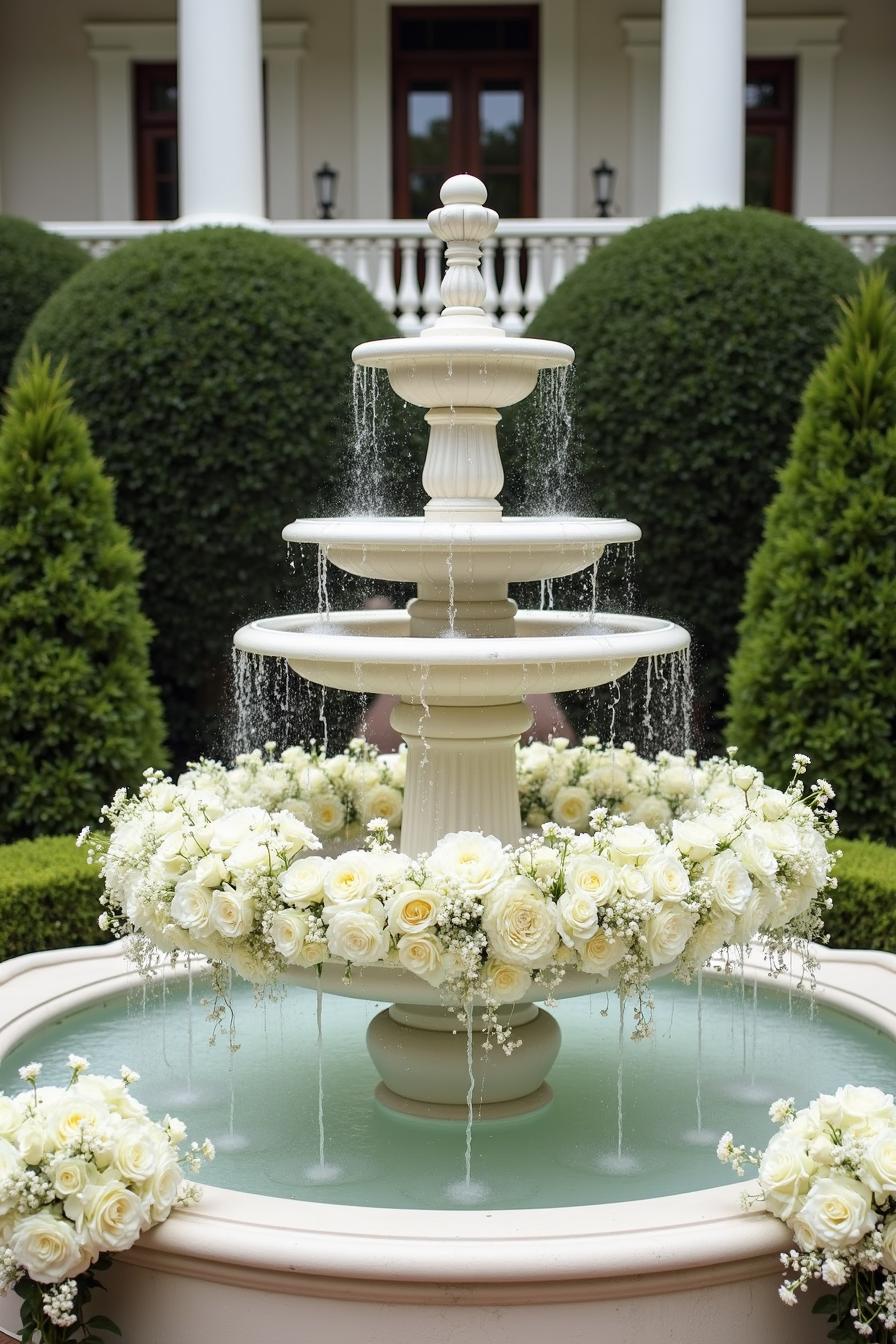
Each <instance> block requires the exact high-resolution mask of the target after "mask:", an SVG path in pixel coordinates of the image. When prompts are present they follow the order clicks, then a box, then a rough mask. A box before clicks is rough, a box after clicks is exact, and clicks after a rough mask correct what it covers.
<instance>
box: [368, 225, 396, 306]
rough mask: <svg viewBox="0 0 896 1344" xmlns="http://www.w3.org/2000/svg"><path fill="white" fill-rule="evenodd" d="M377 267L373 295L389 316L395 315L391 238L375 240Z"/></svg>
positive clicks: (393, 252) (393, 264) (393, 257)
mask: <svg viewBox="0 0 896 1344" xmlns="http://www.w3.org/2000/svg"><path fill="white" fill-rule="evenodd" d="M376 250H377V258H378V259H377V268H376V286H375V287H374V291H373V296H374V298H375V299H378V300H379V302H380V303H381V304H382V306H383V307H384V308H385V310H386V312H387V313H388V314H389V316H390V317H394V316H395V248H394V245H393V243H392V239H391V238H378V239H377V241H376Z"/></svg>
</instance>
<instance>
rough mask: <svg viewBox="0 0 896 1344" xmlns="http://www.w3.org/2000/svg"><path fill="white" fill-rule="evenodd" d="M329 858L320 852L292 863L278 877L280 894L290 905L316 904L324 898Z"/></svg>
mask: <svg viewBox="0 0 896 1344" xmlns="http://www.w3.org/2000/svg"><path fill="white" fill-rule="evenodd" d="M326 872H327V860H326V859H322V858H321V857H320V855H319V854H312V855H311V856H310V857H309V858H307V859H299V860H298V861H297V862H296V863H291V864H290V865H289V867H288V868H287V870H286V872H285V873H281V874H280V876H279V878H278V879H277V885H278V886H279V888H280V895H281V896H282V897H283V899H284V901H286V902H287V903H288V904H289V905H295V906H299V907H302V906H306V905H314V904H316V903H317V902H319V901H322V900H323V898H324V877H325V875H326Z"/></svg>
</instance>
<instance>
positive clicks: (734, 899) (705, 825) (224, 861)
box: [91, 739, 836, 1029]
mask: <svg viewBox="0 0 896 1344" xmlns="http://www.w3.org/2000/svg"><path fill="white" fill-rule="evenodd" d="M806 764H807V758H805V757H798V758H797V759H796V761H795V763H794V775H793V779H792V781H791V783H790V785H789V787H788V788H787V789H786V790H784V791H781V790H777V789H773V788H770V787H769V786H767V785H766V784H765V783H764V781H763V778H762V776H761V774H759V772H758V771H756V770H754V769H752V767H749V766H744V765H741V764H739V763H738V761H737V757H736V753H735V752H734V751H731V752H730V753H729V755H728V757H727V758H714V759H712V760H710V761H707V762H705V763H703V764H702V765H698V764H697V762H696V759H695V758H694V756H693V755H692V754H688V755H685V756H682V757H674V756H671V755H669V754H668V753H665V752H663V753H660V754H659V755H658V756H657V758H656V759H655V760H653V761H647V760H644V759H642V758H640V757H639V756H638V755H637V754H636V752H635V750H634V748H633V747H632V746H630V745H626V746H624V747H622V748H619V749H614V748H612V747H603V746H601V744H600V743H598V742H596V741H595V740H594V739H588V740H586V742H585V743H584V744H583V745H582V746H581V747H577V748H573V749H570V748H568V746H567V744H566V743H554V744H552V745H550V746H546V745H543V744H535V745H532V746H528V747H524V748H521V750H520V753H519V779H520V796H521V800H522V806H523V815H524V816H525V818H526V820H527V822H528V823H529V824H530V825H532V824H535V825H540V827H541V829H540V832H539V833H538V834H536V835H535V836H533V837H531V838H529V839H525V840H523V841H521V842H520V844H518V845H517V846H516V847H510V846H504V845H502V844H501V843H500V841H499V840H497V839H496V838H495V837H494V836H485V835H482V834H480V833H478V832H460V833H456V834H452V835H447V836H445V837H444V838H443V839H442V840H441V841H440V842H439V843H438V844H437V845H436V847H435V849H434V850H433V852H432V853H431V854H429V855H421V856H420V857H419V858H409V857H407V856H405V855H402V854H398V853H396V852H395V850H394V849H393V848H392V844H391V837H390V836H389V834H388V827H389V825H390V824H396V823H397V822H398V821H400V817H401V803H402V783H403V769H404V757H403V755H398V756H378V755H377V753H376V752H375V750H374V749H372V748H370V747H368V746H367V745H366V744H364V743H362V742H354V743H352V745H351V747H350V748H349V750H348V751H347V752H345V753H342V754H340V755H339V756H335V757H333V758H329V759H328V758H325V757H324V756H323V755H321V754H320V753H318V752H315V751H310V752H309V751H306V750H305V749H304V748H301V747H291V748H288V749H287V750H286V751H284V752H283V754H282V755H281V756H280V757H279V758H277V757H276V756H275V754H274V749H273V746H272V745H269V746H268V747H267V748H266V749H265V751H264V752H259V751H256V752H252V753H249V754H248V755H245V756H242V757H239V758H238V760H237V763H236V765H235V767H234V768H233V769H231V770H227V769H226V768H225V767H224V766H223V765H220V764H218V763H216V762H209V761H202V762H200V763H199V764H197V765H196V766H194V767H193V768H191V769H190V770H189V771H188V772H187V773H186V774H185V775H184V776H182V777H181V779H180V780H179V782H178V783H177V784H175V783H173V782H172V781H171V780H169V779H166V778H164V777H163V776H162V775H160V774H159V773H157V772H147V776H146V782H145V783H144V785H143V786H142V788H141V789H140V791H139V793H137V794H136V795H130V796H129V795H127V794H126V793H125V792H124V791H121V792H120V793H119V794H117V795H116V797H115V799H114V800H113V802H112V804H111V806H109V807H108V808H106V809H104V817H103V820H104V822H105V823H106V825H107V827H108V830H107V831H105V832H101V833H100V834H99V835H98V836H96V837H95V838H94V840H93V841H92V844H91V856H92V857H93V858H95V859H96V860H98V861H99V862H100V863H101V864H102V868H103V872H104V876H105V894H104V896H103V897H102V901H103V903H104V905H105V906H106V909H105V910H104V911H103V914H102V915H101V917H100V922H101V924H102V926H103V927H104V928H109V929H112V931H113V932H114V933H115V934H116V935H122V934H130V935H133V936H134V939H135V945H136V949H137V952H138V956H139V955H141V950H142V956H143V957H144V959H145V960H147V961H148V960H150V959H151V956H152V955H153V954H154V953H155V952H156V951H157V950H160V951H162V952H163V953H168V954H174V955H178V954H180V953H197V954H199V955H202V956H205V957H207V958H208V959H209V960H210V961H212V962H213V963H215V964H217V965H226V966H229V967H231V968H233V969H234V970H236V971H237V973H238V974H240V975H242V976H244V977H245V978H247V979H249V980H251V981H254V982H256V983H265V982H271V981H275V980H276V979H277V978H279V977H280V976H282V974H283V973H284V971H285V970H286V968H287V967H289V966H301V967H309V966H316V965H320V964H322V963H324V962H327V961H335V962H337V963H341V964H344V966H345V968H346V971H347V973H350V971H351V968H352V967H353V966H370V965H386V966H395V967H402V968H403V969H404V970H406V971H409V972H412V973H413V974H416V975H418V976H420V977H421V979H422V980H424V981H426V982H427V983H428V984H430V985H433V986H439V987H440V988H441V991H442V994H443V996H444V998H445V1001H446V1002H455V1003H457V1002H464V1001H468V1000H470V999H475V1000H476V1001H479V1002H484V1003H485V1004H486V1005H492V1006H494V1005H497V1004H501V1003H512V1002H514V1001H516V1000H518V999H520V998H521V997H523V996H524V995H525V994H526V993H527V991H528V990H529V989H530V987H531V986H532V984H533V981H534V982H535V983H536V984H538V985H540V986H544V987H546V989H547V991H548V994H549V992H550V990H551V989H552V988H556V986H557V984H558V983H559V980H560V979H561V978H562V976H563V975H564V974H566V972H567V971H568V970H570V969H572V970H576V971H580V972H583V973H585V974H587V975H591V976H594V977H595V987H596V988H598V987H600V986H601V982H603V986H604V987H606V986H608V985H610V986H613V985H618V986H619V989H620V992H621V993H623V994H625V995H633V996H635V997H640V996H642V995H643V994H644V991H645V989H646V985H647V982H648V981H649V979H650V977H651V976H652V975H654V974H656V973H657V972H659V971H668V970H676V971H677V972H678V973H679V974H680V975H681V976H683V977H684V978H688V977H689V976H691V975H692V974H693V973H694V972H695V971H696V970H697V969H699V967H700V966H702V965H703V964H704V962H705V961H706V960H707V959H708V958H709V957H710V956H711V955H712V954H713V953H715V952H717V951H718V950H719V949H720V948H723V947H728V946H738V945H740V946H745V945H747V944H750V943H752V942H753V941H754V940H757V939H760V940H761V941H763V942H764V943H765V945H766V946H767V947H768V948H769V949H770V950H771V952H772V953H773V954H774V955H776V956H777V957H778V959H780V954H782V953H783V952H785V951H787V950H789V949H791V948H793V947H801V948H802V947H804V946H805V944H806V942H807V940H808V939H810V938H812V937H813V936H817V935H818V933H819V932H820V929H821V919H820V912H821V909H822V908H823V907H824V906H825V904H829V903H830V901H829V898H828V897H827V896H826V895H825V893H826V890H827V888H829V887H832V886H834V885H835V880H834V879H833V878H832V877H831V876H830V870H831V866H832V863H833V857H834V856H832V855H831V854H830V853H829V851H828V848H827V846H826V843H825V837H826V836H827V835H830V834H832V833H833V832H834V831H835V830H836V820H835V814H834V813H832V812H831V811H830V810H829V809H828V807H827V804H828V802H829V799H830V797H831V796H832V791H831V789H830V786H829V785H827V784H826V783H825V782H824V781H819V782H818V784H817V785H816V786H815V788H814V789H813V790H812V791H810V792H806V790H805V789H804V786H803V783H802V780H801V775H802V774H803V773H804V772H805V768H806ZM648 819H649V823H650V824H648ZM365 821H366V823H367V836H366V841H365V844H364V847H363V848H357V849H353V850H349V851H348V852H346V853H342V854H340V855H338V856H336V857H327V856H324V855H322V854H320V853H317V852H315V851H317V850H319V849H320V848H321V841H320V838H319V836H321V835H323V836H324V837H326V838H328V839H331V838H333V837H334V836H336V835H342V836H343V837H344V836H345V835H346V834H351V833H352V832H356V833H360V831H361V826H362V824H363V823H364V822H365ZM638 1022H639V1029H641V1028H645V1023H644V1021H643V1019H642V1018H639V1019H638ZM645 1029H646V1028H645Z"/></svg>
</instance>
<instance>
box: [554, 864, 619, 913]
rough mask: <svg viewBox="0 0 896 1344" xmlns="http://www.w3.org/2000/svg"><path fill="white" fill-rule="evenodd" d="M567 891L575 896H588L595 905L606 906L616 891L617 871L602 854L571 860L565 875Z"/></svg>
mask: <svg viewBox="0 0 896 1344" xmlns="http://www.w3.org/2000/svg"><path fill="white" fill-rule="evenodd" d="M564 881H565V884H566V890H567V891H568V892H570V893H571V894H572V895H574V896H588V897H590V899H591V900H592V901H594V903H595V905H605V904H606V902H607V901H608V900H609V899H610V897H611V896H612V895H613V893H614V892H615V890H616V886H617V882H618V875H617V872H616V869H615V868H614V867H613V865H612V863H610V861H609V859H605V858H603V857H602V855H600V854H582V855H580V856H579V857H578V858H575V859H571V860H570V861H569V862H568V863H567V865H566V872H565V874H564Z"/></svg>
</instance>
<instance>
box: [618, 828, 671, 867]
mask: <svg viewBox="0 0 896 1344" xmlns="http://www.w3.org/2000/svg"><path fill="white" fill-rule="evenodd" d="M658 849H659V840H658V838H657V836H656V834H655V832H654V831H652V830H651V829H650V827H649V826H645V825H644V824H643V822H636V823H635V824H634V825H633V826H617V828H616V829H615V830H614V831H611V832H610V842H609V850H608V854H609V857H610V858H611V859H612V860H613V862H614V863H620V864H632V865H633V866H635V867H637V866H639V865H641V864H644V863H646V862H647V860H648V859H651V858H653V856H654V855H655V854H656V852H657V850H658Z"/></svg>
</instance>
